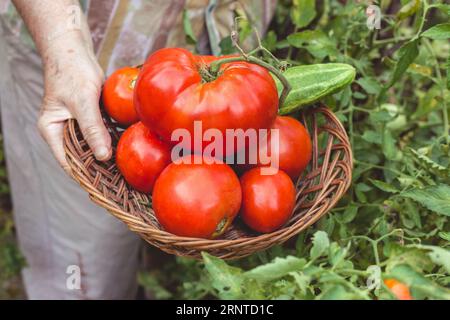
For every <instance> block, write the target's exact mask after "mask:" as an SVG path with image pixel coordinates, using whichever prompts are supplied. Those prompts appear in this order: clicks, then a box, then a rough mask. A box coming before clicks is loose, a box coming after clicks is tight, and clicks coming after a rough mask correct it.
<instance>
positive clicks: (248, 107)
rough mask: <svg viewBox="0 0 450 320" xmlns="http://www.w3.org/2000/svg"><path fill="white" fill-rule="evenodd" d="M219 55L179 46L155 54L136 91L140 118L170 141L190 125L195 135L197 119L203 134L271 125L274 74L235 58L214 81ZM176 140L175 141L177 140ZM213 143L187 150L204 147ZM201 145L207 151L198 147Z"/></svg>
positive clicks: (274, 111)
mask: <svg viewBox="0 0 450 320" xmlns="http://www.w3.org/2000/svg"><path fill="white" fill-rule="evenodd" d="M217 59H219V58H217V57H212V56H195V55H193V54H192V53H190V52H189V51H187V50H185V49H180V48H166V49H161V50H158V51H157V52H155V53H153V54H152V55H151V56H150V57H149V58H148V59H147V61H146V62H145V64H144V66H143V68H142V71H141V73H140V74H139V78H138V80H137V83H136V90H135V106H136V110H137V112H138V114H139V117H140V119H141V120H142V121H143V122H144V123H145V124H146V125H147V126H149V127H151V128H152V129H154V130H155V132H156V133H157V134H159V135H160V136H161V137H162V138H163V140H164V141H171V135H172V132H174V130H176V129H180V128H183V129H187V130H188V131H189V133H190V135H191V137H194V121H196V120H197V121H201V125H202V129H203V132H204V131H206V130H207V129H218V130H219V132H220V133H221V134H222V135H223V137H224V139H223V140H224V142H223V144H222V150H221V151H222V152H220V151H219V154H215V156H219V157H220V156H222V155H230V154H232V153H234V151H235V150H238V149H240V148H241V147H243V145H242V143H241V144H240V145H239V146H237V147H236V148H235V149H234V151H233V150H230V152H228V153H225V151H224V150H225V149H226V148H225V144H226V139H225V132H226V131H225V130H226V129H243V130H247V129H250V128H253V129H268V128H270V126H271V125H272V124H273V122H274V120H275V117H276V114H277V109H278V94H277V89H276V86H275V82H274V80H273V79H272V77H271V75H270V74H269V72H268V71H267V70H266V69H264V68H263V67H260V66H258V65H254V64H251V63H247V62H233V63H228V64H225V65H223V66H222V67H221V69H220V72H219V74H218V75H217V77H216V78H215V79H214V80H212V79H208V77H207V76H205V74H206V73H205V70H206V69H207V68H208V65H209V64H210V63H211V62H213V61H215V60H217ZM176 142H177V141H175V143H176ZM209 143H211V142H205V143H203V144H200V145H199V146H194V143H192V141H191V143H187V144H186V145H184V147H186V148H193V149H194V151H196V152H198V151H203V150H204V148H205V147H206V146H207V145H208V144H209ZM199 149H202V150H199Z"/></svg>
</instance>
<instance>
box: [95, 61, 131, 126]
mask: <svg viewBox="0 0 450 320" xmlns="http://www.w3.org/2000/svg"><path fill="white" fill-rule="evenodd" d="M138 74H139V69H138V68H131V67H126V68H122V69H119V70H117V71H115V72H114V73H113V74H112V75H111V76H109V77H108V79H106V81H105V85H104V86H103V92H102V99H103V104H104V106H105V110H106V112H107V113H108V115H109V116H110V117H111V118H113V119H114V120H116V121H117V122H118V123H120V124H121V125H124V126H129V125H131V124H133V123H136V122H138V121H139V118H138V115H137V113H136V110H135V108H134V104H133V96H134V87H135V83H136V80H137V77H138Z"/></svg>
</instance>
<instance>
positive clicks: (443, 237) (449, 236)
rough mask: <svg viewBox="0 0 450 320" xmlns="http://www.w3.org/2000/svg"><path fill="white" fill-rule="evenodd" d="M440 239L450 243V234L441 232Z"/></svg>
mask: <svg viewBox="0 0 450 320" xmlns="http://www.w3.org/2000/svg"><path fill="white" fill-rule="evenodd" d="M439 237H441V238H442V239H444V240H447V241H450V232H444V231H441V232H439Z"/></svg>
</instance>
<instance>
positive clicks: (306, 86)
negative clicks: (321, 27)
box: [274, 63, 355, 114]
mask: <svg viewBox="0 0 450 320" xmlns="http://www.w3.org/2000/svg"><path fill="white" fill-rule="evenodd" d="M283 75H284V76H285V77H286V79H287V80H288V82H289V84H290V85H291V87H292V89H291V91H290V92H289V95H288V96H287V98H286V100H285V101H284V103H283V105H282V106H281V107H280V110H279V112H278V113H279V114H288V113H291V112H294V111H296V110H298V109H299V108H301V107H302V106H305V105H308V104H312V103H314V102H317V101H318V100H320V99H322V98H324V97H326V96H328V95H330V94H332V93H335V92H337V91H339V90H341V89H343V88H344V87H345V86H347V85H349V84H350V83H352V81H353V80H354V79H355V68H353V67H352V66H351V65H348V64H344V63H327V64H312V65H305V66H297V67H292V68H289V69H287V70H286V71H285V72H284V73H283ZM274 79H275V82H276V85H277V89H278V93H281V91H282V90H283V85H282V84H281V82H280V81H279V80H278V79H277V78H276V77H274Z"/></svg>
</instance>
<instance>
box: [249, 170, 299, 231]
mask: <svg viewBox="0 0 450 320" xmlns="http://www.w3.org/2000/svg"><path fill="white" fill-rule="evenodd" d="M261 169H262V168H253V169H251V170H249V171H247V172H246V173H245V174H244V175H243V176H242V177H241V188H242V207H241V217H242V220H244V222H245V223H246V224H247V225H248V226H249V227H250V228H252V229H253V230H255V231H258V232H272V231H275V230H277V229H278V228H280V227H281V226H283V225H284V224H285V223H286V222H287V221H288V220H289V218H290V217H291V216H292V212H293V209H294V205H295V193H296V192H295V187H294V184H293V183H292V180H291V179H290V178H289V176H288V175H287V174H286V173H284V172H283V171H281V170H278V172H277V173H276V174H273V175H263V174H261Z"/></svg>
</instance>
